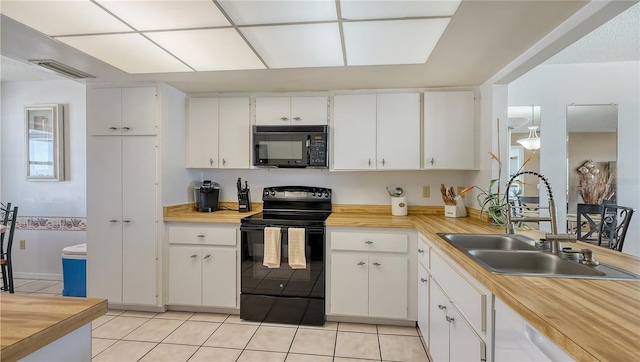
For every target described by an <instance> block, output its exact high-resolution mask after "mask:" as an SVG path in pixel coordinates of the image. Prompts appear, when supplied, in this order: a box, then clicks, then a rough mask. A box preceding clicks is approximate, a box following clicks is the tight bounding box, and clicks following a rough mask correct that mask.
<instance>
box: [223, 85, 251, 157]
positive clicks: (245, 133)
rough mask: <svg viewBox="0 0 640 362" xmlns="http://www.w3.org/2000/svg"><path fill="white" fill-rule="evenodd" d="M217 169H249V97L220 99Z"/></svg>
mask: <svg viewBox="0 0 640 362" xmlns="http://www.w3.org/2000/svg"><path fill="white" fill-rule="evenodd" d="M218 102H219V110H218V112H219V116H220V118H219V127H218V130H219V132H220V133H219V136H218V140H219V151H220V153H219V156H218V159H219V163H218V167H219V168H249V166H250V164H251V143H250V142H251V118H250V116H249V97H240V98H220V99H219V100H218Z"/></svg>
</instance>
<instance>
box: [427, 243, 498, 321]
mask: <svg viewBox="0 0 640 362" xmlns="http://www.w3.org/2000/svg"><path fill="white" fill-rule="evenodd" d="M431 275H432V276H433V277H434V278H435V279H436V280H437V281H438V283H439V284H440V285H441V286H442V288H443V289H444V291H445V292H446V293H447V294H448V295H449V297H450V298H451V301H452V302H453V303H454V304H455V305H456V306H457V307H458V309H459V310H460V311H461V312H462V313H463V314H464V315H465V317H466V318H467V319H468V321H469V323H470V324H471V325H472V326H473V327H474V328H475V329H476V330H478V331H486V329H487V320H486V312H485V311H486V305H487V295H486V294H485V293H484V292H483V291H481V290H478V289H477V288H476V287H475V286H473V285H472V284H470V283H469V282H468V281H467V280H466V279H465V278H464V277H463V276H462V275H460V273H458V272H457V271H456V270H455V269H454V268H452V267H451V266H450V265H449V264H448V263H447V262H446V261H445V260H444V259H443V258H442V257H441V256H440V255H438V253H435V252H434V253H431Z"/></svg>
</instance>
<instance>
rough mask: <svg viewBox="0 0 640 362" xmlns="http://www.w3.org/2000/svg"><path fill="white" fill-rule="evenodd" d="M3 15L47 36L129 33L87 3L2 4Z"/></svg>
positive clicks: (119, 22)
mask: <svg viewBox="0 0 640 362" xmlns="http://www.w3.org/2000/svg"><path fill="white" fill-rule="evenodd" d="M2 14H4V15H6V16H8V17H10V18H12V19H15V20H17V21H19V22H21V23H23V24H25V25H27V26H29V27H31V28H33V29H36V30H38V31H40V32H42V33H44V34H47V35H50V36H53V35H75V34H95V33H109V32H123V31H131V30H132V29H131V28H130V27H128V26H127V25H125V24H124V23H122V22H121V21H120V20H118V19H116V18H114V17H113V16H111V15H109V13H107V12H106V11H104V10H103V9H101V8H100V7H99V6H97V5H96V4H94V3H92V2H90V1H88V0H79V1H7V0H2Z"/></svg>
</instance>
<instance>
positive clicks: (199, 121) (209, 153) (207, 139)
mask: <svg viewBox="0 0 640 362" xmlns="http://www.w3.org/2000/svg"><path fill="white" fill-rule="evenodd" d="M187 119H188V121H187V167H194V168H216V167H218V122H219V120H218V98H190V99H189V101H188V117H187Z"/></svg>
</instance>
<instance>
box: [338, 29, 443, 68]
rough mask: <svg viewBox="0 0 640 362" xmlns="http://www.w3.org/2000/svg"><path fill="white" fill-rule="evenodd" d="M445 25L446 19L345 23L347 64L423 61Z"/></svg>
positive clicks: (413, 62) (416, 62)
mask: <svg viewBox="0 0 640 362" xmlns="http://www.w3.org/2000/svg"><path fill="white" fill-rule="evenodd" d="M448 24H449V19H448V18H444V19H423V20H422V19H421V20H390V21H367V22H354V23H351V22H350V23H344V24H343V27H344V42H345V48H346V49H347V63H348V65H384V64H421V63H425V62H426V61H427V59H428V58H429V55H430V54H431V52H432V51H433V48H434V47H435V46H436V44H437V43H438V40H439V39H440V37H441V36H442V33H444V30H445V29H446V28H447V25H448Z"/></svg>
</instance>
